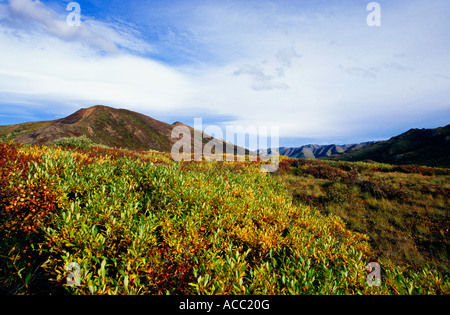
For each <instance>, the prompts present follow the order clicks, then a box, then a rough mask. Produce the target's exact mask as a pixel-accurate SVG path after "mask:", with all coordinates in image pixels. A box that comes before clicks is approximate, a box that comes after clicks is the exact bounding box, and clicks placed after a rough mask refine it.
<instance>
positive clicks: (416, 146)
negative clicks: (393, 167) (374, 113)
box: [330, 125, 450, 168]
mask: <svg viewBox="0 0 450 315" xmlns="http://www.w3.org/2000/svg"><path fill="white" fill-rule="evenodd" d="M437 133H439V134H437ZM449 136H450V125H449V126H446V127H442V128H437V129H423V130H419V129H412V130H410V131H408V132H406V133H404V134H402V135H399V136H397V137H393V138H392V139H390V140H387V141H381V142H378V143H375V144H372V145H369V146H366V147H364V148H362V149H359V150H356V151H353V152H349V153H344V154H340V155H335V156H332V157H331V158H330V159H332V160H343V161H364V160H373V161H376V162H381V163H393V164H402V165H406V164H418V165H426V166H434V167H446V168H449V167H450V158H449V157H450V142H449V140H448V137H449Z"/></svg>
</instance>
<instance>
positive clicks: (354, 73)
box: [0, 0, 450, 146]
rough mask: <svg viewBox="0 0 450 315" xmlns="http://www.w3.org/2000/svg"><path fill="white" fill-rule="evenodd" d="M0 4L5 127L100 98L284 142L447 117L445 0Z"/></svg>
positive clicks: (430, 124) (379, 132) (348, 137)
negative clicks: (375, 19)
mask: <svg viewBox="0 0 450 315" xmlns="http://www.w3.org/2000/svg"><path fill="white" fill-rule="evenodd" d="M369 2H370V1H368V0H364V1H363V0H351V1H349V0H340V1H319V0H317V1H313V0H304V1H285V0H277V1H267V0H258V1H252V0H251V1H236V0H228V1H227V0H224V1H198V0H197V1H190V0H185V1H181V0H180V1H176V0H164V1H146V0H140V1H115V0H113V1H97V0H96V1H78V3H79V4H80V7H81V25H80V26H79V27H73V26H69V25H67V23H66V18H67V15H68V14H69V13H70V12H68V11H66V6H67V4H68V3H69V1H32V0H0V45H1V46H0V47H1V49H0V108H1V111H0V125H7V124H13V123H19V122H27V121H38V120H51V119H56V118H61V117H64V116H67V115H69V114H71V113H72V112H74V111H76V110H78V109H79V108H86V107H90V106H92V105H96V104H103V105H109V106H112V107H116V108H127V109H130V110H135V111H138V112H141V113H144V114H146V115H149V116H151V117H154V118H156V119H160V120H162V121H165V122H168V123H172V122H174V121H182V122H185V123H187V124H190V125H193V121H194V118H195V117H201V118H203V121H204V126H205V125H208V124H218V125H220V126H226V125H230V124H232V125H242V126H267V127H270V126H278V127H279V130H280V136H281V139H280V145H282V146H300V145H303V144H309V143H317V144H329V143H339V144H347V143H356V142H362V141H369V140H380V139H387V138H390V137H391V136H395V135H397V134H399V133H401V132H404V131H407V130H408V129H410V128H435V127H439V126H444V125H447V124H449V123H450V119H449V118H450V103H449V96H450V95H449V94H450V92H449V91H450V54H449V52H450V41H449V40H448V33H449V30H450V19H449V16H450V2H449V1H448V0H428V1H425V0H408V1H406V0H396V1H378V3H379V4H380V7H381V26H379V27H377V26H375V27H369V26H368V25H367V22H366V19H367V16H368V15H369V13H370V12H369V11H367V5H368V4H369Z"/></svg>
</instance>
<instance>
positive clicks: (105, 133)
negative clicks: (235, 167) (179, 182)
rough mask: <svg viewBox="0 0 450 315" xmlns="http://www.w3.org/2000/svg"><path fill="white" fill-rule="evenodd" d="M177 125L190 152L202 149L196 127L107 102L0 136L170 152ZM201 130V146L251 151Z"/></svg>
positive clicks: (33, 141)
mask: <svg viewBox="0 0 450 315" xmlns="http://www.w3.org/2000/svg"><path fill="white" fill-rule="evenodd" d="M175 127H187V128H188V129H189V131H190V132H191V144H190V145H191V148H192V150H191V151H192V152H194V150H196V149H199V148H197V146H199V144H198V143H196V142H194V141H193V139H194V137H193V135H194V132H195V129H194V128H192V127H190V126H188V125H186V124H184V123H181V122H175V123H173V124H168V123H165V122H162V121H159V120H156V119H154V118H152V117H149V116H146V115H144V114H141V113H137V112H134V111H131V110H128V109H116V108H112V107H109V106H105V105H95V106H92V107H88V108H81V109H79V110H77V111H76V112H74V113H72V114H70V115H69V116H67V117H64V118H60V119H55V120H50V121H40V122H28V123H21V124H15V125H8V126H0V139H1V140H4V141H5V140H7V141H9V140H14V141H15V142H19V143H23V144H49V143H52V142H53V141H55V140H58V139H61V138H68V137H80V136H83V135H84V136H86V137H88V138H89V139H91V140H92V141H93V142H94V143H97V144H101V145H105V146H109V147H117V148H127V149H132V150H138V151H140V150H156V151H161V152H171V148H172V147H173V145H174V144H175V143H176V142H178V141H180V139H177V138H172V131H173V129H174V128H175ZM200 133H201V134H202V136H203V138H202V140H203V141H202V142H201V143H200V145H201V146H202V148H203V147H204V146H205V144H206V143H208V142H213V143H214V144H216V145H223V152H234V153H236V152H238V151H242V150H243V152H245V153H248V152H249V151H248V150H247V149H244V148H240V147H238V146H235V145H233V144H231V143H228V142H226V141H224V140H222V139H215V138H213V137H211V136H210V135H208V134H206V133H204V132H202V131H200ZM182 140H183V141H184V139H182Z"/></svg>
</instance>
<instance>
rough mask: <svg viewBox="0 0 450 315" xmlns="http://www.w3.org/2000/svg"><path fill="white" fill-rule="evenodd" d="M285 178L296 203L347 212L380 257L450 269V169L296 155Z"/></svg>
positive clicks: (286, 168)
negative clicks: (341, 160)
mask: <svg viewBox="0 0 450 315" xmlns="http://www.w3.org/2000/svg"><path fill="white" fill-rule="evenodd" d="M282 163H283V166H282V168H283V172H282V175H281V177H282V178H283V180H284V181H285V182H286V183H287V186H288V187H289V189H290V191H291V193H292V194H293V196H294V199H295V201H296V202H298V203H300V204H304V205H309V206H311V207H314V208H316V209H318V210H320V211H321V212H322V213H324V214H335V215H338V216H339V217H341V218H342V219H343V220H344V221H345V222H346V224H347V226H348V227H349V228H350V229H351V230H354V231H357V232H360V233H364V234H366V235H368V236H369V238H370V243H371V245H372V248H373V249H374V253H375V255H376V256H377V257H383V258H389V259H391V260H392V261H395V262H396V264H401V265H404V266H408V268H410V269H412V270H420V269H421V268H422V267H423V266H424V265H425V264H429V265H430V266H432V267H433V268H435V269H439V270H440V271H442V272H444V273H447V274H448V272H449V270H450V269H449V268H450V262H449V253H450V242H449V240H448V239H449V238H448V237H449V228H450V219H449V209H450V204H449V195H450V170H448V169H438V168H430V167H421V166H413V165H409V166H408V165H406V166H393V165H388V164H380V163H363V162H350V163H349V162H330V161H318V160H290V159H285V160H284V161H283V162H282Z"/></svg>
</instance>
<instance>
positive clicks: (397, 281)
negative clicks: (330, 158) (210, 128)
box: [0, 143, 450, 294]
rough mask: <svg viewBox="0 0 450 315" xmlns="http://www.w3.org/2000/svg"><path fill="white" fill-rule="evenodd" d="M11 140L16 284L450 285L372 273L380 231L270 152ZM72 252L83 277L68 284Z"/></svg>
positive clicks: (89, 289)
mask: <svg viewBox="0 0 450 315" xmlns="http://www.w3.org/2000/svg"><path fill="white" fill-rule="evenodd" d="M0 150H1V152H0V153H1V155H0V171H1V173H0V175H1V182H0V184H1V187H0V189H1V190H0V191H1V197H0V198H1V200H0V233H1V246H0V255H1V263H0V290H1V292H2V293H3V294H36V293H38V294H49V293H52V294H448V293H449V291H450V290H449V281H448V276H447V275H446V274H445V273H443V272H441V271H439V270H434V269H433V268H431V267H430V268H429V267H426V266H424V268H422V269H421V270H413V271H411V270H410V269H408V268H405V267H402V266H401V265H399V266H397V265H395V263H393V262H392V261H390V260H388V259H386V260H383V261H381V263H382V266H383V270H382V283H381V286H380V287H372V286H369V285H368V284H367V281H366V278H367V275H368V272H367V271H366V266H367V264H368V263H369V262H370V261H371V260H372V259H373V258H376V257H377V256H376V249H375V250H374V248H373V247H372V246H371V239H370V237H368V236H367V235H365V234H362V233H358V232H355V230H351V229H349V227H348V226H346V222H345V220H343V219H341V217H340V216H338V215H337V214H338V213H323V212H321V210H320V209H319V210H318V209H316V208H315V207H313V206H309V205H306V204H295V203H294V202H293V197H292V194H291V192H290V191H289V189H287V188H286V185H285V180H286V179H283V178H280V177H277V176H272V175H271V174H268V173H262V172H261V171H260V166H261V165H260V163H261V162H249V161H244V162H207V161H202V162H174V161H172V160H171V158H170V156H169V155H167V154H163V153H158V152H133V151H125V150H117V149H107V148H96V147H92V146H89V147H88V148H80V147H78V148H76V147H71V146H63V147H61V146H24V145H16V144H12V143H9V144H0ZM291 166H292V165H291V164H289V163H287V164H286V163H284V164H282V167H284V170H285V172H287V173H288V172H290V169H291ZM329 171H330V172H332V171H331V170H329ZM312 172H318V173H319V174H320V173H321V170H318V169H317V170H313V171H312ZM342 172H347V171H344V170H343V171H342ZM287 173H286V176H288V175H287ZM338 173H339V172H338ZM314 174H315V173H314ZM314 174H313V175H314ZM326 174H328V173H326ZM339 174H340V173H339ZM313 175H311V176H313ZM295 176H297V175H295ZM320 176H322V175H320ZM324 176H326V175H324ZM335 176H337V175H335ZM349 176H350V175H349ZM351 176H353V175H351ZM356 176H357V175H356ZM436 187H440V186H439V185H438V184H436ZM429 188H430V189H431V190H433V189H434V188H431V187H429ZM370 189H371V188H370V187H369V188H367V190H370ZM433 191H434V190H433ZM344 219H345V218H344ZM72 263H75V264H76V265H77V266H79V270H77V272H78V271H79V276H80V277H79V279H78V281H76V282H77V283H76V284H77V285H69V284H70V283H69V284H68V283H67V280H68V277H69V279H73V278H70V276H71V275H73V274H74V270H71V269H68V268H67V267H68V266H70V265H71V264H72ZM72 266H73V265H72Z"/></svg>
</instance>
